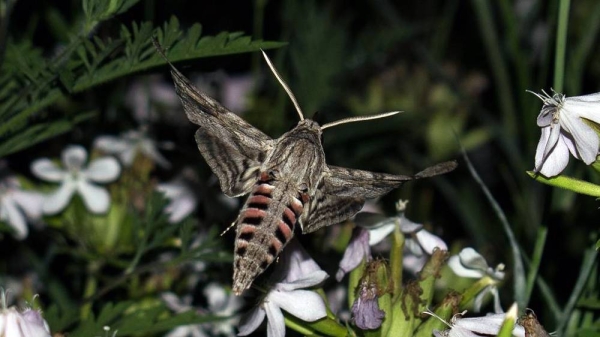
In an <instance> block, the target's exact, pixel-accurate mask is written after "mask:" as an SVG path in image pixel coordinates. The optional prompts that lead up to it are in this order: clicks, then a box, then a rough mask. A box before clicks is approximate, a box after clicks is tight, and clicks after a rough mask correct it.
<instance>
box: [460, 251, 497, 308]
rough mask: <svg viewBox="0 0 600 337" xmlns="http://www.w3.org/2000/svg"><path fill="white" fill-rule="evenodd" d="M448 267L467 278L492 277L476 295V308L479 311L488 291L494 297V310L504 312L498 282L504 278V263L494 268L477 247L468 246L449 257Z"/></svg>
mask: <svg viewBox="0 0 600 337" xmlns="http://www.w3.org/2000/svg"><path fill="white" fill-rule="evenodd" d="M448 267H450V269H452V271H453V272H454V273H455V274H456V275H458V276H461V277H467V278H482V277H485V276H488V277H490V279H491V280H492V284H490V285H489V286H487V287H485V288H484V289H483V290H482V291H481V292H479V294H477V296H476V297H475V304H474V310H475V312H479V310H480V309H481V305H482V303H483V298H484V297H485V295H487V294H488V293H489V294H491V295H492V296H493V297H494V312H496V313H502V312H503V310H502V307H501V306H500V296H499V294H498V288H497V287H496V284H497V283H499V282H500V281H502V280H504V264H502V263H500V264H498V265H497V266H496V268H495V269H492V268H491V267H490V266H489V265H488V263H487V261H486V260H485V258H484V257H483V256H481V254H479V253H478V252H477V251H475V249H473V248H470V247H467V248H464V249H463V250H461V251H460V253H459V254H458V255H454V256H451V257H450V259H448Z"/></svg>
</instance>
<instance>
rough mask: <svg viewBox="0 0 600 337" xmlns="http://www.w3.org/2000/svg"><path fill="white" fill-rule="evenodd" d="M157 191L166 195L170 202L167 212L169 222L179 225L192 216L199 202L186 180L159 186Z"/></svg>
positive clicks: (176, 180) (166, 208) (177, 180)
mask: <svg viewBox="0 0 600 337" xmlns="http://www.w3.org/2000/svg"><path fill="white" fill-rule="evenodd" d="M156 189H157V190H158V191H159V192H162V193H164V194H165V197H167V199H169V200H170V202H169V204H168V205H167V207H165V212H166V213H167V214H169V222H171V223H178V222H180V221H181V220H183V219H185V217H187V216H188V215H190V214H191V213H192V212H193V211H194V209H196V205H197V204H198V201H197V200H196V195H195V194H194V191H192V190H191V189H190V187H189V186H188V184H186V181H185V180H184V179H175V180H174V181H172V182H170V183H162V184H158V186H157V187H156Z"/></svg>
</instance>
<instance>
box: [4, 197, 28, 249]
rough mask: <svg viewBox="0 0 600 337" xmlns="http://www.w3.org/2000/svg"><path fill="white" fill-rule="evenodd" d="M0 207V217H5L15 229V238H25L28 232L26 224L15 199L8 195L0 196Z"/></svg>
mask: <svg viewBox="0 0 600 337" xmlns="http://www.w3.org/2000/svg"><path fill="white" fill-rule="evenodd" d="M0 207H1V208H2V210H1V211H0V212H1V213H2V218H3V219H6V221H7V223H8V224H9V225H10V226H11V227H12V228H13V229H14V230H15V238H17V239H18V240H22V239H25V238H26V237H27V233H28V230H27V224H26V222H25V217H24V216H23V214H21V211H20V210H19V209H18V208H17V205H16V203H15V201H14V200H13V199H12V198H10V197H7V196H4V197H2V198H0Z"/></svg>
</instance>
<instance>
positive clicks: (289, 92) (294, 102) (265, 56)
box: [260, 49, 304, 121]
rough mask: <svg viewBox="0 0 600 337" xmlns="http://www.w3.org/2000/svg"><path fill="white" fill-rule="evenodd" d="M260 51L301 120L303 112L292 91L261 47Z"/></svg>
mask: <svg viewBox="0 0 600 337" xmlns="http://www.w3.org/2000/svg"><path fill="white" fill-rule="evenodd" d="M260 51H261V52H262V54H263V57H264V58H265V61H267V65H268V66H269V68H270V69H271V71H272V72H273V75H275V78H277V81H279V84H281V86H282V87H283V90H285V92H287V94H288V96H289V97H290V99H291V100H292V103H293V104H294V107H295V108H296V111H297V112H298V115H300V120H301V121H303V120H304V114H303V113H302V109H300V105H299V104H298V101H297V100H296V96H294V93H293V92H292V90H291V89H290V87H288V85H287V84H286V83H285V81H284V80H283V78H282V77H281V75H279V73H278V72H277V69H275V66H274V65H273V63H271V60H270V59H269V57H268V56H267V53H265V51H264V50H262V49H261V50H260Z"/></svg>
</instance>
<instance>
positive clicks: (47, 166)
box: [31, 158, 67, 182]
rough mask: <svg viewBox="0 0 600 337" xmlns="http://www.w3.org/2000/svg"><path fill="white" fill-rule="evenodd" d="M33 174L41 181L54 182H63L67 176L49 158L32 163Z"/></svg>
mask: <svg viewBox="0 0 600 337" xmlns="http://www.w3.org/2000/svg"><path fill="white" fill-rule="evenodd" d="M31 172H32V173H33V175H35V176H36V177H38V178H40V179H43V180H46V181H52V182H58V181H61V180H63V179H64V177H65V175H66V174H67V173H66V172H65V171H64V170H63V169H62V168H60V167H58V165H56V164H54V162H52V161H51V160H50V159H48V158H42V159H38V160H36V161H34V162H33V163H31Z"/></svg>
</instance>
